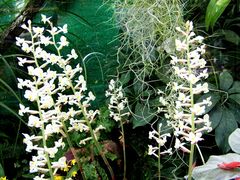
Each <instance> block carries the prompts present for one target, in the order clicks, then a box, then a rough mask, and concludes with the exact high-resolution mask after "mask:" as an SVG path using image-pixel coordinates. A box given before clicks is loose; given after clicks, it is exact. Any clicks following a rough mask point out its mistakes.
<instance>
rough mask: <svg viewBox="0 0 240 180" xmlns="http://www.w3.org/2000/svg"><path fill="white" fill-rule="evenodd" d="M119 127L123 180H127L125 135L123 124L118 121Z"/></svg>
mask: <svg viewBox="0 0 240 180" xmlns="http://www.w3.org/2000/svg"><path fill="white" fill-rule="evenodd" d="M120 126H121V131H122V138H123V180H127V177H126V174H127V158H126V145H125V135H124V128H123V122H122V120H120Z"/></svg>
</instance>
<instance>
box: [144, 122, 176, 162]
mask: <svg viewBox="0 0 240 180" xmlns="http://www.w3.org/2000/svg"><path fill="white" fill-rule="evenodd" d="M161 127H162V124H159V127H158V129H159V130H158V131H156V130H153V131H150V132H149V136H148V138H149V139H151V140H155V141H156V143H157V144H158V146H156V147H153V146H152V145H148V155H154V156H156V157H157V158H159V156H160V155H164V154H172V148H169V149H167V150H164V151H160V150H161V147H164V146H165V143H166V142H167V137H171V134H170V133H163V134H161Z"/></svg>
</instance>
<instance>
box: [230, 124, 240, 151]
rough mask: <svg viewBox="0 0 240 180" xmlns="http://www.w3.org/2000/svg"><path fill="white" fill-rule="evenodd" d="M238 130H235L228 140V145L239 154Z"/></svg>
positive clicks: (239, 133)
mask: <svg viewBox="0 0 240 180" xmlns="http://www.w3.org/2000/svg"><path fill="white" fill-rule="evenodd" d="M239 140H240V129H239V128H238V129H236V130H235V131H234V132H233V133H232V134H231V135H230V136H229V138H228V143H229V145H230V147H231V149H232V150H233V151H234V152H235V153H238V154H240V141H239Z"/></svg>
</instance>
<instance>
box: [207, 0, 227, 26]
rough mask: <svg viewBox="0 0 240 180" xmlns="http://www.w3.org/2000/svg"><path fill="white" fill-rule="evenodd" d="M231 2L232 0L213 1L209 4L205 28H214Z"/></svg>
mask: <svg viewBox="0 0 240 180" xmlns="http://www.w3.org/2000/svg"><path fill="white" fill-rule="evenodd" d="M230 2H231V0H211V1H210V2H209V4H208V7H207V11H206V16H205V26H206V29H207V30H208V29H209V27H211V28H213V26H214V25H215V23H216V22H217V20H218V18H219V17H220V16H221V15H222V13H223V12H224V10H225V9H226V7H227V6H228V4H229V3H230Z"/></svg>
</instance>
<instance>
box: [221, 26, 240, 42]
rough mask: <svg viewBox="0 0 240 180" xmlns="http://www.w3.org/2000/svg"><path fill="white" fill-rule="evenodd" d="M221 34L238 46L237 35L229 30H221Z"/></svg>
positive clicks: (238, 39) (239, 38)
mask: <svg viewBox="0 0 240 180" xmlns="http://www.w3.org/2000/svg"><path fill="white" fill-rule="evenodd" d="M222 34H223V35H224V36H225V39H226V40H227V41H229V42H231V43H233V44H235V45H237V46H238V45H239V42H240V37H239V35H238V34H237V33H235V32H234V31H231V30H222Z"/></svg>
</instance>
